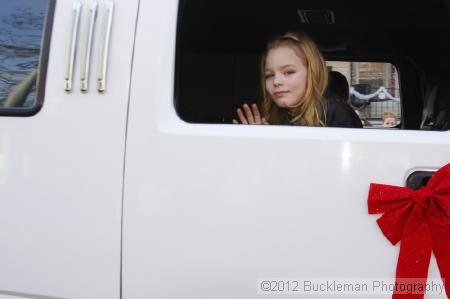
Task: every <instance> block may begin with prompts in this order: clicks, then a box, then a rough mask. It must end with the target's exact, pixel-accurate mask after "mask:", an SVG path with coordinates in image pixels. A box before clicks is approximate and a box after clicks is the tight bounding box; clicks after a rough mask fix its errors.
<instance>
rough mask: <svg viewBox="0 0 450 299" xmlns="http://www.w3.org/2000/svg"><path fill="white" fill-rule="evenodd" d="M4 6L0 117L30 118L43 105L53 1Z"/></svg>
mask: <svg viewBox="0 0 450 299" xmlns="http://www.w3.org/2000/svg"><path fill="white" fill-rule="evenodd" d="M1 6H2V8H1V10H0V115H31V114H33V113H35V112H36V111H37V110H38V109H39V107H40V106H41V105H42V101H43V94H44V90H43V89H44V84H43V83H44V81H45V69H46V67H47V66H46V64H47V59H48V57H47V56H48V42H49V31H50V29H51V28H50V27H51V21H52V20H51V19H52V17H51V16H52V13H53V8H54V1H49V0H5V1H2V3H1ZM45 31H48V32H47V33H46V32H45Z"/></svg>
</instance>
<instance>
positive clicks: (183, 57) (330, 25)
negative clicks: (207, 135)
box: [175, 0, 450, 130]
mask: <svg viewBox="0 0 450 299" xmlns="http://www.w3.org/2000/svg"><path fill="white" fill-rule="evenodd" d="M273 4H274V3H273V1H265V0H263V1H258V2H254V1H237V0H227V1H209V0H182V1H181V3H180V6H179V26H178V36H177V59H176V86H175V92H176V95H175V106H176V110H177V112H178V114H179V116H180V117H181V118H182V119H183V120H185V121H187V122H193V123H230V122H231V119H233V118H235V109H236V108H237V107H240V106H241V105H242V104H243V103H260V100H261V92H260V82H259V78H260V74H259V63H260V53H261V52H262V51H263V49H264V47H265V44H266V41H267V40H268V39H269V38H271V37H272V36H274V35H279V34H282V33H284V32H287V31H304V32H306V33H307V34H308V35H310V36H311V37H312V38H313V39H314V40H315V41H316V43H317V44H318V45H319V48H320V49H321V51H322V53H323V55H324V57H325V59H326V60H327V61H328V63H329V66H331V68H334V69H335V68H336V67H337V65H334V66H332V65H331V64H333V63H336V62H346V63H349V64H350V65H349V69H350V72H352V73H351V74H350V75H349V77H348V79H349V83H350V84H351V85H352V88H353V91H354V92H353V95H352V96H353V97H355V95H357V94H359V95H360V98H361V97H362V98H363V99H364V98H366V97H367V96H368V95H373V94H374V93H377V94H376V96H375V97H371V98H369V102H370V106H372V107H371V108H370V109H369V105H366V107H365V108H364V109H365V110H364V111H361V112H363V117H365V118H367V119H368V120H369V121H371V120H372V122H373V123H374V124H375V126H378V125H379V122H380V119H381V117H382V114H383V113H384V112H385V110H389V111H391V110H393V111H392V112H394V113H395V114H396V115H397V116H398V118H399V125H398V128H402V129H426V130H446V129H448V128H449V127H450V113H449V112H448V111H449V110H450V104H449V102H450V101H449V99H447V98H446V94H449V95H450V91H449V92H448V93H447V91H446V90H447V89H450V83H447V82H449V81H450V80H449V77H450V76H449V69H450V58H449V56H448V53H450V38H449V36H450V14H449V7H448V4H447V1H445V0H427V1H413V2H411V1H407V0H399V1H390V2H386V1H382V2H380V1H368V0H364V1H361V0H358V1H356V0H342V1H332V0H314V1H313V0H306V1H295V0H280V1H278V2H277V5H273ZM352 68H353V69H352ZM356 68H357V69H356ZM343 73H345V71H343ZM344 75H345V74H344ZM352 76H356V77H352ZM377 84H378V85H377ZM375 85H377V86H378V87H377V88H376V87H375ZM381 87H383V88H382V89H380V88H381ZM375 88H376V90H375ZM385 105H386V106H385ZM363 106H364V105H363ZM355 108H357V107H355Z"/></svg>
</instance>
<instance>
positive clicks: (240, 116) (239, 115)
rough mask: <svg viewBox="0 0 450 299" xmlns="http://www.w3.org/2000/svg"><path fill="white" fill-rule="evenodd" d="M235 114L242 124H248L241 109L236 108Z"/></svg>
mask: <svg viewBox="0 0 450 299" xmlns="http://www.w3.org/2000/svg"><path fill="white" fill-rule="evenodd" d="M237 115H238V117H239V120H240V121H241V123H242V124H244V125H248V121H247V119H246V118H245V116H244V113H242V110H241V109H238V110H237Z"/></svg>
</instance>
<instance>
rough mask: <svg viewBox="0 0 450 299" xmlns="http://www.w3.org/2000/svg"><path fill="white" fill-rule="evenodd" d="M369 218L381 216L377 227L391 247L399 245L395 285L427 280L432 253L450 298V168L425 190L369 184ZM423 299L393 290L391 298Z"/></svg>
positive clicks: (403, 289)
mask: <svg viewBox="0 0 450 299" xmlns="http://www.w3.org/2000/svg"><path fill="white" fill-rule="evenodd" d="M368 204H369V214H380V213H383V215H382V216H381V217H380V218H379V219H378V220H377V223H378V225H379V227H380V229H381V231H382V232H383V234H384V235H385V236H386V238H387V239H388V240H389V241H390V242H391V243H392V244H393V245H395V244H397V243H398V242H399V241H401V244H400V255H399V257H398V262H397V271H396V285H397V286H400V284H405V283H407V282H415V283H419V284H420V285H421V286H422V290H425V284H426V280H427V276H428V267H429V264H430V258H431V253H432V252H434V255H435V257H436V260H437V264H438V267H439V271H440V273H441V278H442V280H443V283H444V285H445V291H446V293H447V296H450V283H448V282H447V279H450V164H447V165H446V166H444V167H442V168H441V169H439V170H438V171H437V172H436V173H435V174H434V175H433V176H432V177H431V178H430V180H429V181H428V184H427V185H426V186H425V187H422V188H421V189H419V190H412V189H409V188H405V187H397V186H390V185H381V184H371V185H370V190H369V199H368ZM400 297H402V298H411V299H422V298H423V297H424V291H419V292H415V293H412V294H409V292H405V288H400V287H399V288H395V290H394V294H393V296H392V298H400Z"/></svg>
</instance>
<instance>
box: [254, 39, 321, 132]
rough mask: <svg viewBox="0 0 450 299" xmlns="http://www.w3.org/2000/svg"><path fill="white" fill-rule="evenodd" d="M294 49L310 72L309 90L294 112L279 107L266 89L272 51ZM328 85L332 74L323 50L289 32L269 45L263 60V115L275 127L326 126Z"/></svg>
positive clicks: (308, 72)
mask: <svg viewBox="0 0 450 299" xmlns="http://www.w3.org/2000/svg"><path fill="white" fill-rule="evenodd" d="M279 47H290V48H292V49H293V50H294V51H295V52H296V54H297V55H298V56H299V58H300V59H301V61H302V63H303V65H304V66H305V67H306V70H307V79H306V89H305V93H304V95H303V98H302V99H299V100H300V102H299V104H298V105H297V106H296V107H292V108H291V109H290V111H287V110H286V109H283V108H280V107H278V106H277V105H276V104H275V103H274V102H273V100H272V99H271V98H270V96H269V94H268V93H267V89H266V80H265V68H266V57H267V54H268V53H269V51H270V50H273V49H276V48H279ZM327 84H328V70H327V66H326V63H325V60H324V59H323V56H322V54H321V53H320V50H319V49H318V47H317V45H316V44H315V43H314V41H313V40H312V39H311V38H310V37H309V36H307V35H306V34H304V33H293V32H288V33H286V34H285V35H283V36H279V37H276V38H274V39H272V40H271V41H269V43H268V44H267V47H266V51H265V53H264V54H263V55H262V57H261V88H262V95H263V113H264V115H265V117H266V119H267V120H268V121H269V122H270V123H271V124H286V123H288V124H292V125H304V126H325V122H326V121H325V116H326V113H325V103H324V100H323V94H324V93H325V90H326V87H327Z"/></svg>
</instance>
